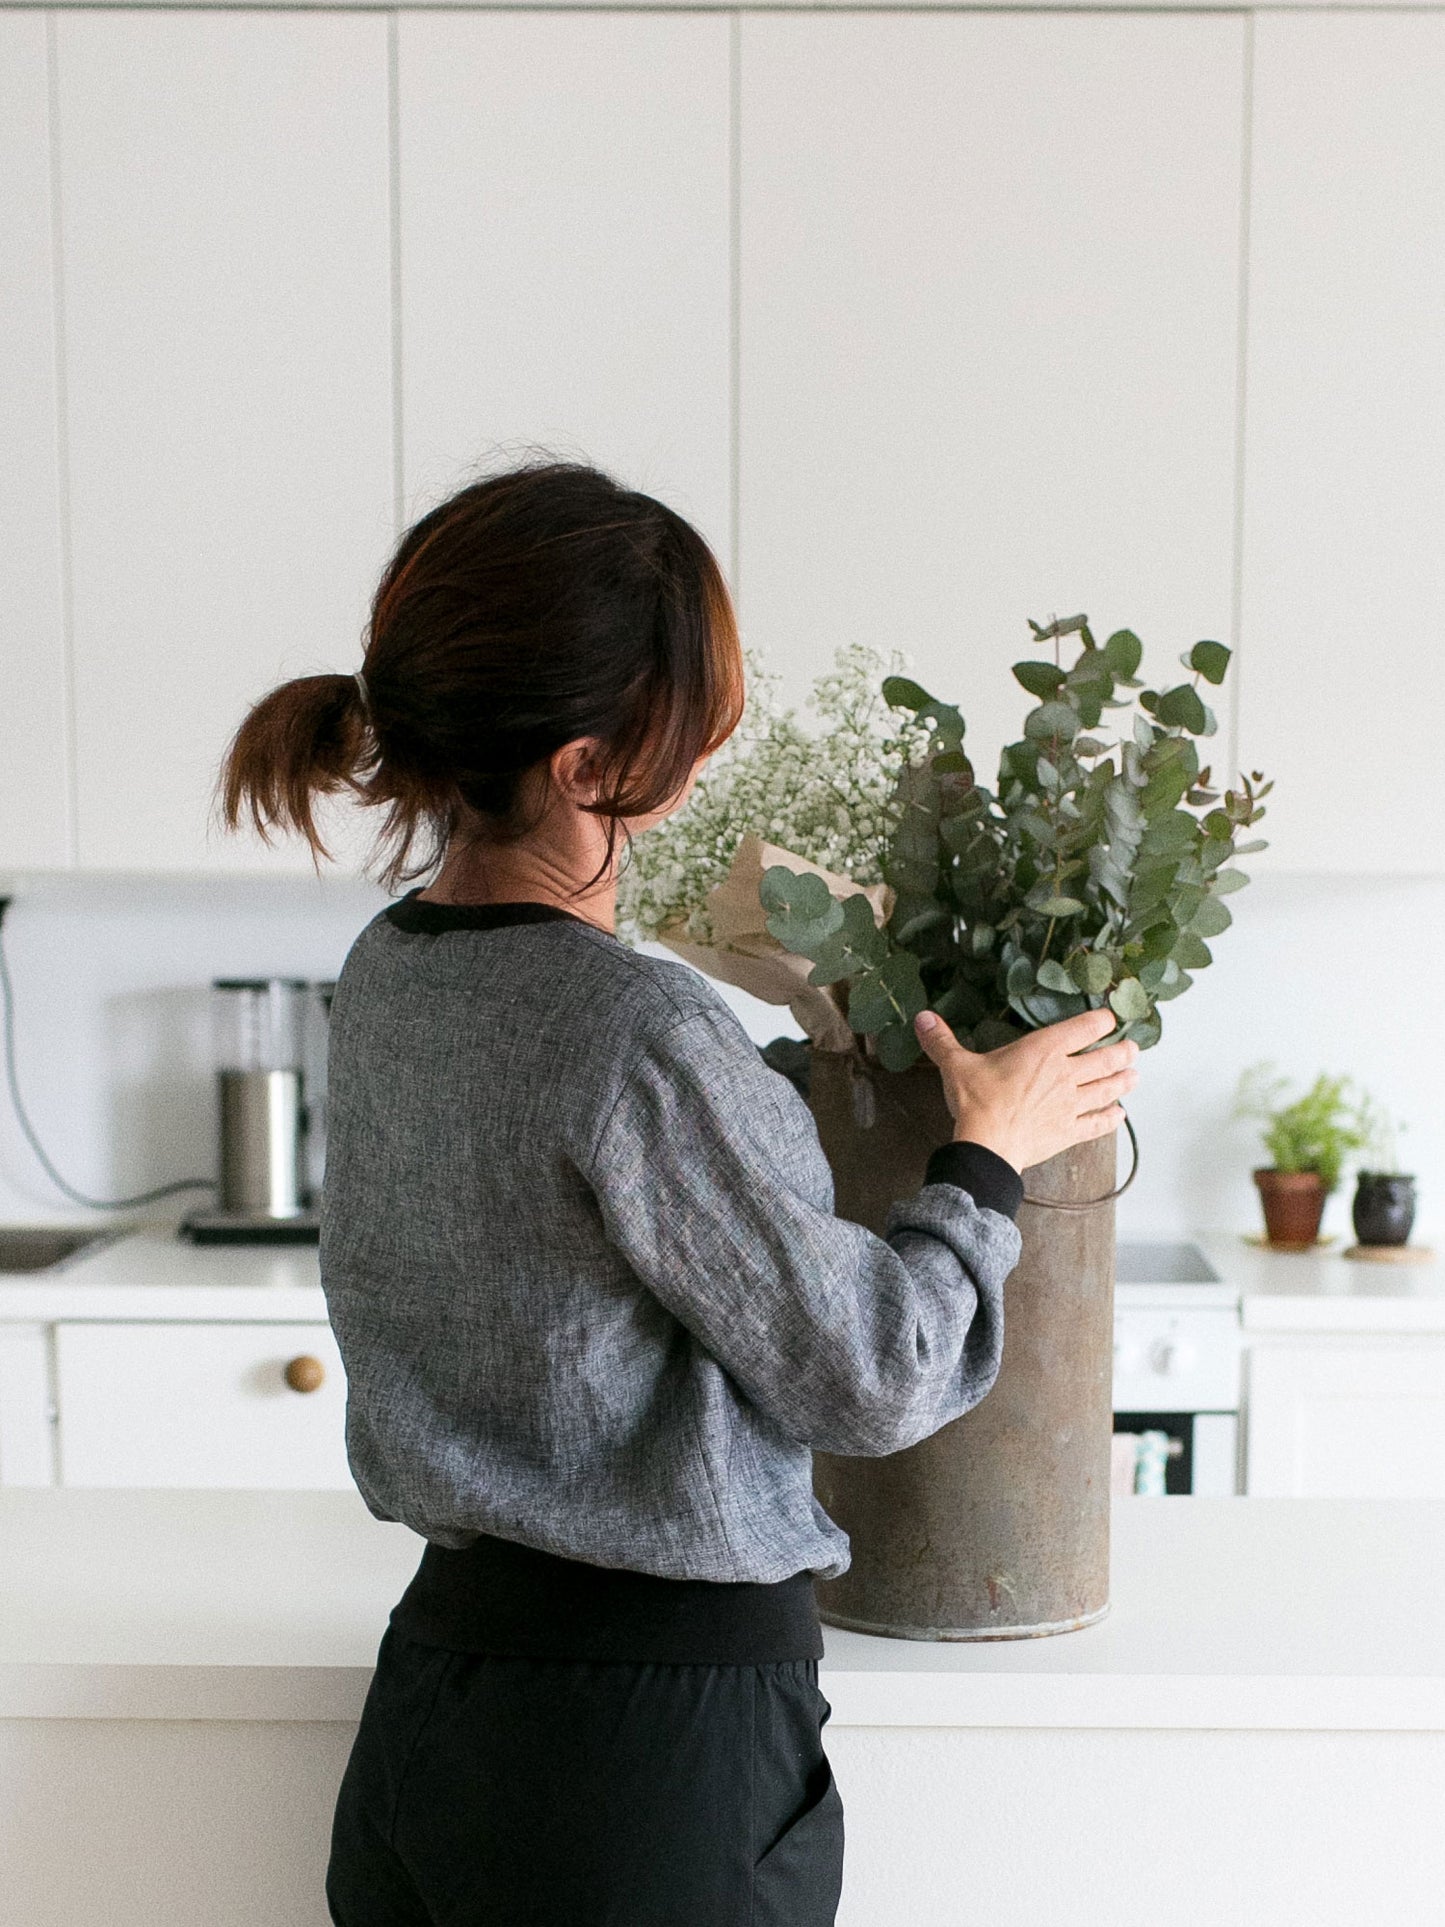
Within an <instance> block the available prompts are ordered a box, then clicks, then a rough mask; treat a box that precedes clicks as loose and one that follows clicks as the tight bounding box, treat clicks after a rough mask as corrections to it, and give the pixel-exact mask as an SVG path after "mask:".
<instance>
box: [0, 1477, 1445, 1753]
mask: <svg viewBox="0 0 1445 1927" xmlns="http://www.w3.org/2000/svg"><path fill="white" fill-rule="evenodd" d="M1114 1522H1115V1523H1114V1572H1113V1588H1112V1590H1113V1603H1112V1609H1111V1611H1110V1613H1109V1614H1108V1615H1107V1617H1106V1618H1105V1619H1103V1620H1101V1621H1100V1622H1098V1623H1097V1624H1096V1625H1094V1626H1090V1627H1085V1628H1084V1629H1082V1630H1081V1631H1078V1632H1074V1633H1067V1634H1062V1635H1058V1636H1054V1637H1050V1638H1045V1639H1029V1640H1007V1641H987V1642H976V1643H972V1642H971V1643H959V1644H952V1645H943V1644H933V1643H928V1642H915V1641H911V1640H890V1639H880V1638H873V1637H869V1636H867V1635H863V1634H858V1633H844V1632H838V1631H834V1630H832V1629H829V1630H828V1632H827V1635H826V1637H827V1656H826V1659H825V1660H824V1662H823V1672H824V1675H825V1680H824V1684H825V1689H826V1691H827V1693H828V1696H829V1698H830V1700H831V1702H832V1704H833V1708H834V1715H833V1717H834V1722H835V1724H837V1725H839V1726H870V1727H878V1726H882V1727H891V1726H900V1727H955V1728H956V1727H1033V1728H1036V1727H1071V1728H1099V1727H1109V1728H1140V1727H1148V1728H1156V1729H1157V1728H1192V1729H1216V1728H1221V1727H1229V1728H1234V1729H1239V1730H1258V1731H1263V1730H1276V1731H1278V1730H1312V1729H1323V1728H1327V1729H1331V1730H1334V1731H1347V1730H1359V1731H1366V1730H1368V1731H1376V1732H1378V1731H1401V1732H1404V1731H1423V1730H1433V1731H1445V1502H1438V1503H1436V1502H1430V1501H1404V1500H1401V1501H1390V1502H1370V1503H1363V1502H1352V1501H1327V1500H1259V1499H1254V1500H1237V1499H1233V1500H1232V1499H1175V1500H1162V1501H1158V1500H1156V1501H1150V1500H1130V1501H1124V1502H1122V1503H1118V1504H1116V1506H1115V1508H1114ZM420 1552H421V1541H420V1540H419V1539H417V1538H416V1537H415V1536H414V1535H413V1534H412V1533H410V1532H408V1531H407V1530H406V1529H405V1528H404V1527H401V1526H395V1525H385V1524H382V1523H381V1522H379V1521H377V1520H375V1519H373V1518H372V1517H371V1515H370V1514H369V1513H368V1512H367V1511H366V1508H365V1506H364V1505H363V1503H362V1501H361V1499H360V1498H359V1497H358V1496H356V1495H355V1494H353V1493H345V1492H264V1493H263V1492H192V1491H170V1492H158V1491H106V1492H102V1491H94V1490H69V1491H66V1490H57V1491H41V1490H35V1491H26V1490H14V1491H0V1719H3V1718H6V1717H9V1718H61V1719H173V1720H174V1719H182V1720H208V1719H211V1720H310V1721H318V1720H319V1721H349V1720H354V1719H355V1718H356V1717H357V1715H358V1713H359V1711H360V1707H361V1702H362V1698H363V1696H364V1693H365V1689H366V1684H367V1681H368V1678H369V1676H370V1670H371V1665H372V1661H373V1658H374V1655H375V1651H376V1644H377V1641H378V1639H379V1638H380V1635H381V1633H382V1631H383V1629H384V1627H385V1623H386V1616H387V1613H388V1611H389V1610H390V1608H391V1606H392V1605H393V1604H394V1603H395V1601H396V1599H397V1598H398V1597H399V1595H400V1593H401V1592H402V1589H403V1588H404V1586H405V1585H406V1583H407V1580H408V1579H409V1578H410V1576H411V1574H412V1572H413V1571H414V1570H415V1567H416V1563H417V1560H418V1558H419V1557H420Z"/></svg>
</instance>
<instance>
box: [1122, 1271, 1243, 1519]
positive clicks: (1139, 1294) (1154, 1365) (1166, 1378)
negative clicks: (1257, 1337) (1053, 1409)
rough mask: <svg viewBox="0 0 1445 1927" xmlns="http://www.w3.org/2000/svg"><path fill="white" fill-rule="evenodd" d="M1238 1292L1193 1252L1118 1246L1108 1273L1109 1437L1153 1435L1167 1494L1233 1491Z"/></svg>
mask: <svg viewBox="0 0 1445 1927" xmlns="http://www.w3.org/2000/svg"><path fill="white" fill-rule="evenodd" d="M1241 1351H1242V1344H1241V1326H1240V1316H1239V1289H1238V1287H1237V1286H1235V1285H1230V1284H1226V1283H1225V1281H1224V1280H1223V1279H1222V1278H1221V1277H1220V1275H1219V1273H1218V1272H1217V1271H1216V1270H1215V1269H1214V1267H1213V1266H1212V1265H1211V1264H1210V1262H1209V1260H1208V1259H1207V1258H1206V1257H1205V1255H1204V1253H1203V1252H1202V1251H1201V1250H1200V1249H1199V1247H1198V1246H1197V1245H1192V1244H1130V1243H1127V1242H1125V1243H1120V1244H1119V1246H1118V1247H1117V1250H1116V1254H1115V1271H1114V1430H1115V1431H1116V1432H1145V1431H1161V1432H1164V1433H1166V1434H1167V1435H1168V1438H1169V1441H1170V1448H1169V1450H1170V1456H1169V1459H1168V1462H1167V1466H1166V1473H1165V1479H1166V1486H1165V1489H1166V1491H1167V1492H1170V1493H1184V1492H1193V1493H1200V1494H1204V1495H1207V1496H1210V1497H1219V1496H1225V1497H1228V1496H1231V1495H1233V1494H1235V1493H1238V1492H1239V1491H1241V1490H1242V1482H1241V1477H1240V1471H1241V1468H1240V1449H1239V1398H1240V1379H1241V1369H1240V1357H1241Z"/></svg>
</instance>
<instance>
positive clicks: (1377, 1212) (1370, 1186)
mask: <svg viewBox="0 0 1445 1927" xmlns="http://www.w3.org/2000/svg"><path fill="white" fill-rule="evenodd" d="M1350 1215H1351V1217H1352V1218H1353V1219H1354V1224H1355V1236H1356V1237H1357V1238H1358V1239H1359V1241H1360V1243H1361V1244H1362V1245H1402V1244H1404V1243H1405V1242H1406V1241H1407V1240H1408V1238H1409V1236H1410V1227H1411V1225H1413V1224H1414V1222H1415V1180H1414V1179H1413V1178H1407V1177H1400V1176H1397V1175H1396V1174H1395V1173H1393V1172H1388V1171H1361V1173H1360V1176H1359V1182H1358V1183H1357V1184H1356V1186H1355V1202H1354V1206H1353V1208H1352V1210H1351V1213H1350Z"/></svg>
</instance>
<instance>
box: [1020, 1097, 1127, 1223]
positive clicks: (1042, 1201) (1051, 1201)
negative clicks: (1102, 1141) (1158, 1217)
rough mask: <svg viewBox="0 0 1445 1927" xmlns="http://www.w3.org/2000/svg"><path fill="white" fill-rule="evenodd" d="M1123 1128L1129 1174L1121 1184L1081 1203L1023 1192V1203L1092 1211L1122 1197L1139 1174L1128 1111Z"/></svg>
mask: <svg viewBox="0 0 1445 1927" xmlns="http://www.w3.org/2000/svg"><path fill="white" fill-rule="evenodd" d="M1124 1129H1125V1130H1126V1131H1127V1132H1128V1133H1129V1150H1130V1153H1131V1156H1130V1163H1129V1175H1128V1177H1127V1178H1125V1180H1124V1182H1123V1183H1122V1184H1116V1185H1115V1186H1114V1188H1113V1190H1112V1191H1106V1192H1105V1193H1104V1195H1103V1197H1102V1198H1090V1199H1088V1200H1087V1201H1086V1202H1085V1203H1083V1204H1066V1203H1065V1202H1064V1201H1063V1200H1062V1199H1061V1198H1031V1197H1030V1196H1029V1194H1028V1192H1027V1191H1025V1193H1024V1203H1025V1204H1036V1205H1038V1206H1040V1208H1041V1209H1042V1210H1045V1211H1093V1210H1095V1209H1096V1208H1097V1207H1098V1206H1099V1205H1101V1204H1112V1203H1113V1201H1114V1199H1115V1198H1122V1197H1123V1195H1124V1193H1125V1192H1126V1191H1127V1190H1128V1189H1129V1186H1130V1185H1131V1184H1132V1183H1133V1182H1134V1180H1135V1178H1136V1177H1137V1176H1138V1175H1139V1140H1138V1138H1137V1137H1135V1135H1134V1126H1133V1125H1132V1124H1131V1123H1130V1122H1129V1113H1128V1112H1127V1111H1126V1112H1125V1113H1124Z"/></svg>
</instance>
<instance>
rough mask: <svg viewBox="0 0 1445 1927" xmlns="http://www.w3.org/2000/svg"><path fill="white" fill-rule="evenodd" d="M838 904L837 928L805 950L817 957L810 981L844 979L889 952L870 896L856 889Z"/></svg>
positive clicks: (809, 975)
mask: <svg viewBox="0 0 1445 1927" xmlns="http://www.w3.org/2000/svg"><path fill="white" fill-rule="evenodd" d="M838 908H839V911H840V912H841V917H840V921H839V926H838V928H837V929H836V930H835V931H832V932H830V934H829V935H828V936H827V937H825V938H824V939H823V941H822V942H821V943H819V944H817V945H816V946H815V948H813V949H812V950H806V951H804V952H803V955H804V956H811V957H812V958H813V960H814V963H813V968H812V970H810V971H809V972H808V982H809V983H812V984H837V983H842V982H843V981H844V980H845V979H846V978H849V977H855V976H857V975H858V974H859V973H860V972H861V971H866V970H869V969H872V968H874V967H876V966H877V965H879V964H881V963H882V962H883V961H884V959H885V958H886V957H887V956H888V954H889V946H888V938H887V935H886V934H885V932H883V931H882V930H880V929H879V928H878V925H877V924H876V923H875V921H874V918H873V906H872V904H870V903H869V901H868V899H867V897H865V896H863V895H862V894H861V893H858V892H855V893H854V894H853V895H852V896H850V897H845V898H844V899H843V901H842V902H841V903H840V904H839V905H838ZM780 941H781V940H780ZM898 954H900V955H906V954H907V953H906V952H900V953H898Z"/></svg>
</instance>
